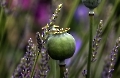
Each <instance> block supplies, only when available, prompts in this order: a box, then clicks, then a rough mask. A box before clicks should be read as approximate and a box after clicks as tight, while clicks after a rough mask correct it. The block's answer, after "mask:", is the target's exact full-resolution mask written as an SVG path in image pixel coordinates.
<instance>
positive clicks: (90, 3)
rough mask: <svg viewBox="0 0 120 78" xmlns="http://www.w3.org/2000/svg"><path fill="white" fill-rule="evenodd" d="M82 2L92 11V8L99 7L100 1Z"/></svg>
mask: <svg viewBox="0 0 120 78" xmlns="http://www.w3.org/2000/svg"><path fill="white" fill-rule="evenodd" d="M82 2H83V3H84V5H85V6H86V7H88V8H89V9H94V8H96V7H97V6H98V5H99V3H100V2H101V0H82Z"/></svg>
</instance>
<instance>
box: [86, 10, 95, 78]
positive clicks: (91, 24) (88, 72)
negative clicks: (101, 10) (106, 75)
mask: <svg viewBox="0 0 120 78" xmlns="http://www.w3.org/2000/svg"><path fill="white" fill-rule="evenodd" d="M89 18H90V28H89V29H90V30H89V32H90V33H89V54H88V64H87V78H90V77H91V76H90V70H91V55H92V37H93V36H92V27H93V25H94V12H93V11H92V10H91V11H90V12H89Z"/></svg>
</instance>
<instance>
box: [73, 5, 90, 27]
mask: <svg viewBox="0 0 120 78" xmlns="http://www.w3.org/2000/svg"><path fill="white" fill-rule="evenodd" d="M88 14H89V9H88V8H87V7H86V6H84V5H83V4H81V5H79V6H78V7H77V9H76V11H75V15H74V16H75V19H76V20H77V21H78V22H80V23H83V25H86V22H88V18H89V17H88Z"/></svg>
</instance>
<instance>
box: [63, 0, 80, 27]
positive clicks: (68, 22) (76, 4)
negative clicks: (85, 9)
mask: <svg viewBox="0 0 120 78" xmlns="http://www.w3.org/2000/svg"><path fill="white" fill-rule="evenodd" d="M73 2H74V3H73V4H72V7H71V10H70V12H69V14H68V15H67V18H66V20H65V22H64V24H63V27H64V28H66V27H68V26H69V25H70V22H71V20H72V18H73V15H74V12H75V9H76V7H77V6H78V4H79V2H80V0H74V1H73Z"/></svg>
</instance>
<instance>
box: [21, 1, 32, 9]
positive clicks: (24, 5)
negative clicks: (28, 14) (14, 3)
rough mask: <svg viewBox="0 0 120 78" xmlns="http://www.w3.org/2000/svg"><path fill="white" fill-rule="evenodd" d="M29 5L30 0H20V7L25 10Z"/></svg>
mask: <svg viewBox="0 0 120 78" xmlns="http://www.w3.org/2000/svg"><path fill="white" fill-rule="evenodd" d="M30 5H31V0H21V8H22V9H24V10H26V9H29V8H30Z"/></svg>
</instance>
